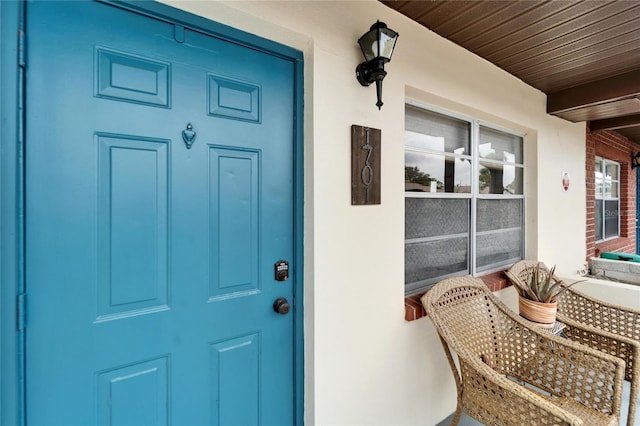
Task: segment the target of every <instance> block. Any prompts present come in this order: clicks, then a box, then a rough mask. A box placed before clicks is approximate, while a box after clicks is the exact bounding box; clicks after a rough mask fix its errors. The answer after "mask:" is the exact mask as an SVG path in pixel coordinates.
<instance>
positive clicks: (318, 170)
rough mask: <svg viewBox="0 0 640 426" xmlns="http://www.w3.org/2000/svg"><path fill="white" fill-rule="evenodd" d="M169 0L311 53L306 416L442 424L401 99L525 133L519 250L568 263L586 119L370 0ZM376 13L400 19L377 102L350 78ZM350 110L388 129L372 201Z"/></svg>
mask: <svg viewBox="0 0 640 426" xmlns="http://www.w3.org/2000/svg"><path fill="white" fill-rule="evenodd" d="M166 2H167V3H168V4H171V5H173V6H175V7H178V8H181V9H184V10H186V11H189V12H192V13H195V14H198V15H202V16H204V17H207V18H209V19H212V20H215V21H218V22H222V23H224V24H227V25H230V26H233V27H236V28H239V29H242V30H245V31H247V32H251V33H254V34H257V35H259V36H262V37H265V38H268V39H271V40H274V41H277V42H280V43H283V44H286V45H289V46H292V47H294V48H297V49H299V50H301V51H303V52H304V55H305V81H304V84H305V125H304V127H305V149H304V155H305V235H304V241H305V243H304V247H305V300H304V309H305V381H306V382H305V421H306V424H308V425H312V424H317V425H376V424H377V425H389V424H395V425H413V424H423V425H430V424H436V423H437V422H439V421H440V420H442V419H443V418H444V417H446V416H447V415H448V414H449V413H451V412H452V411H453V410H454V407H455V389H454V384H453V380H452V378H451V374H450V372H449V370H448V366H447V364H446V360H445V358H444V355H443V352H442V350H441V348H440V345H439V342H438V340H437V338H436V336H435V332H434V329H433V327H432V326H431V323H430V321H429V320H428V319H421V320H417V321H413V322H405V321H404V306H403V297H404V284H403V283H404V241H403V240H404V192H403V191H404V180H403V175H404V152H403V130H404V129H403V127H404V103H405V99H406V98H407V97H410V98H413V99H415V100H418V101H420V102H424V103H428V104H432V105H436V106H438V107H441V108H445V109H449V110H452V111H455V112H459V113H464V114H469V115H472V116H475V117H477V118H480V119H484V120H486V121H489V122H491V123H494V124H497V125H501V126H504V127H508V128H510V129H513V130H515V131H518V132H522V133H525V134H526V136H525V143H526V162H527V170H526V191H527V200H526V203H527V216H526V217H527V235H526V238H527V257H529V258H538V259H540V260H543V261H544V262H546V263H547V264H549V265H553V264H557V265H558V270H559V271H560V272H563V271H564V272H567V273H573V272H575V271H576V270H577V269H579V268H580V267H581V266H582V264H583V262H584V258H585V246H586V244H585V207H584V206H585V188H584V181H585V171H584V161H585V145H584V135H585V129H584V124H571V123H569V122H566V121H563V120H560V119H557V118H554V117H551V116H548V115H547V114H546V113H545V96H544V94H543V93H541V92H539V91H537V90H535V89H533V88H531V87H529V86H527V85H525V84H524V83H522V82H520V81H519V80H517V79H516V78H514V77H512V76H510V75H508V74H506V73H505V72H503V71H501V70H500V69H498V68H496V67H495V66H493V65H491V64H489V63H488V62H486V61H484V60H482V59H480V58H478V57H476V56H474V55H472V54H470V53H468V52H466V51H464V50H463V49H461V48H459V47H457V46H455V45H454V44H452V43H450V42H448V41H447V40H444V39H442V38H440V37H439V36H437V35H435V34H434V33H431V32H430V31H428V30H426V29H424V28H422V27H420V26H418V25H417V24H415V23H414V22H412V21H410V20H408V19H407V18H405V17H403V16H402V15H400V14H398V13H396V12H394V11H392V10H390V9H388V8H386V7H385V6H384V5H382V4H381V3H379V2H377V1H353V2H339V1H329V2H316V1H297V2H290V1H287V2H280V1H256V2H254V1H239V2H235V1H230V2H198V1H179V0H170V1H166ZM376 19H380V20H382V21H384V22H386V23H387V24H388V25H389V26H390V27H391V28H394V29H395V30H397V31H398V32H399V33H400V39H399V41H398V45H397V49H396V52H395V54H394V57H393V60H392V62H391V63H390V64H389V65H388V66H387V70H388V72H389V75H388V76H387V78H386V79H385V81H384V93H383V101H384V106H383V108H382V110H381V111H378V109H377V108H376V107H375V89H374V88H373V87H370V88H366V89H365V88H363V87H361V86H360V85H359V84H358V82H357V81H356V78H355V67H356V65H357V64H358V63H359V62H361V61H362V59H361V54H360V51H359V49H358V46H357V44H356V40H357V39H358V38H359V37H360V36H361V35H362V34H363V33H364V32H365V31H367V30H368V28H369V26H370V25H371V24H372V23H374V22H375V21H376ZM352 124H357V125H364V126H371V127H375V128H380V129H382V204H381V205H379V206H366V207H363V206H359V207H354V206H351V203H350V200H351V196H350V126H351V125H352ZM562 172H569V173H570V175H571V179H572V185H571V189H570V190H569V191H568V192H566V193H565V192H563V191H562V187H561V174H562Z"/></svg>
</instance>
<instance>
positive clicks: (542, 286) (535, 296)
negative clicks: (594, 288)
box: [505, 263, 584, 327]
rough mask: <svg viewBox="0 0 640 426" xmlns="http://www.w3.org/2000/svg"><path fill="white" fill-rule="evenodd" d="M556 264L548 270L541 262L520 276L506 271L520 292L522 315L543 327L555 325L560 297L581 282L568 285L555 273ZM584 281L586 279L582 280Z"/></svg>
mask: <svg viewBox="0 0 640 426" xmlns="http://www.w3.org/2000/svg"><path fill="white" fill-rule="evenodd" d="M555 270H556V267H555V265H554V266H553V268H551V270H547V269H546V268H545V267H544V266H542V267H541V266H540V263H538V264H536V266H535V267H530V268H527V269H526V270H525V271H523V272H522V273H521V274H520V276H519V277H516V276H513V275H512V274H511V273H509V272H508V271H507V272H505V273H506V275H507V277H508V278H509V280H510V281H511V283H512V284H513V286H514V287H515V289H516V291H517V292H518V295H519V298H518V307H519V310H520V315H521V316H522V317H524V318H526V319H528V320H530V321H533V322H537V323H540V324H541V326H543V327H553V326H554V324H555V322H556V313H557V311H558V297H559V296H560V295H561V294H562V293H563V292H564V291H565V290H566V289H568V288H569V287H571V286H572V285H574V284H576V283H578V282H580V281H575V282H573V283H571V284H569V285H566V284H565V283H564V282H563V281H562V280H561V279H559V278H557V277H556V276H555V274H554V272H555ZM582 281H584V280H582Z"/></svg>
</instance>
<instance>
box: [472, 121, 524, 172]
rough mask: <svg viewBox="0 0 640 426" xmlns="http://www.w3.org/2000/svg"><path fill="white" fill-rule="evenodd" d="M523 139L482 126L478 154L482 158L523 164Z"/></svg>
mask: <svg viewBox="0 0 640 426" xmlns="http://www.w3.org/2000/svg"><path fill="white" fill-rule="evenodd" d="M522 144H523V141H522V138H521V137H520V136H516V135H512V134H509V133H505V132H501V131H499V130H494V129H490V128H488V127H483V126H480V143H479V145H478V154H479V155H480V157H481V158H486V159H489V160H497V161H504V162H509V163H518V164H522V162H523V158H522Z"/></svg>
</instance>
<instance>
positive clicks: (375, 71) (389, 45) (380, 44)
mask: <svg viewBox="0 0 640 426" xmlns="http://www.w3.org/2000/svg"><path fill="white" fill-rule="evenodd" d="M397 40H398V33H397V32H395V31H393V30H392V29H390V28H387V24H385V23H384V22H380V21H377V22H376V23H375V24H373V25H372V26H371V28H370V29H369V32H367V33H366V34H365V35H363V36H362V37H360V39H358V44H359V45H360V49H362V54H363V55H364V59H365V61H364V62H363V63H361V64H360V65H358V66H357V68H356V78H357V79H358V81H359V82H360V84H362V85H363V86H369V85H370V84H371V83H373V82H374V81H375V83H376V92H377V95H378V102H377V103H376V106H377V107H378V109H380V108H381V107H382V80H383V79H384V77H385V76H386V75H387V72H386V71H385V70H384V64H386V63H387V62H389V61H390V60H391V55H393V49H394V48H395V47H396V41H397Z"/></svg>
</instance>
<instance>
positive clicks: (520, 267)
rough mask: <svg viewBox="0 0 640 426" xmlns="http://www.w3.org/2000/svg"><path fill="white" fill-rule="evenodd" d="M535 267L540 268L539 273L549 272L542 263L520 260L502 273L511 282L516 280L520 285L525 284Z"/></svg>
mask: <svg viewBox="0 0 640 426" xmlns="http://www.w3.org/2000/svg"><path fill="white" fill-rule="evenodd" d="M537 266H540V272H542V273H543V274H546V273H548V272H549V268H547V266H546V265H545V264H544V263H542V262H538V261H537V260H520V261H518V262H516V263H514V264H513V266H512V267H511V268H509V270H507V271H505V272H504V273H505V275H506V276H507V277H509V279H511V280H512V281H513V280H517V281H518V282H520V283H522V284H526V283H527V282H528V281H529V279H530V277H531V274H533V271H535V269H536V267H537Z"/></svg>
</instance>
